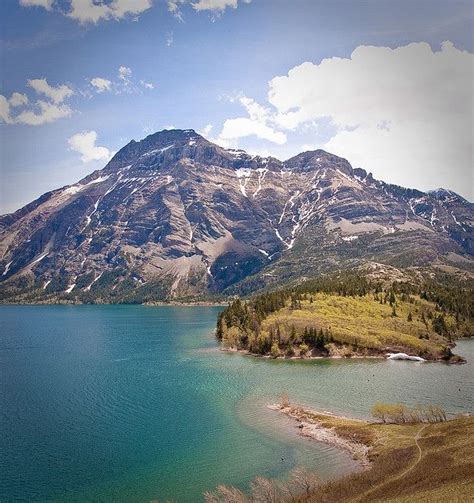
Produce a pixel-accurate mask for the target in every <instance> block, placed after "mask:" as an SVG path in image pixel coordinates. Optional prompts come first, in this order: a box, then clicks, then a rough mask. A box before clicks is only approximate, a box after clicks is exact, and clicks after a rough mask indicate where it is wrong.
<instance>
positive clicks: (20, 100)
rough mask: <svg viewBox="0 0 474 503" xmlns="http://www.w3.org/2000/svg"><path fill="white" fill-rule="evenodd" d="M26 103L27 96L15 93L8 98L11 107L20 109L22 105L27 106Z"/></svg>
mask: <svg viewBox="0 0 474 503" xmlns="http://www.w3.org/2000/svg"><path fill="white" fill-rule="evenodd" d="M28 101H29V100H28V96H27V95H26V94H22V93H16V92H15V93H13V94H12V95H11V96H10V99H9V100H8V103H9V104H10V105H11V106H12V107H21V106H22V105H27V104H28Z"/></svg>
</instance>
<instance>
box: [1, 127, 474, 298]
mask: <svg viewBox="0 0 474 503" xmlns="http://www.w3.org/2000/svg"><path fill="white" fill-rule="evenodd" d="M473 208H474V205H473V204H472V203H470V202H468V201H466V200H465V199H464V198H462V197H461V196H459V195H457V194H455V193H454V192H452V191H450V190H448V189H437V190H435V191H432V192H422V191H419V190H417V189H408V188H404V187H400V186H397V185H393V184H387V183H385V182H383V181H380V180H376V179H374V178H373V176H372V174H371V173H367V172H366V171H365V170H363V169H361V168H352V166H351V165H350V163H349V162H348V161H347V160H346V159H343V158H341V157H338V156H335V155H333V154H330V153H328V152H325V151H324V150H321V149H318V150H315V151H307V152H302V153H300V154H297V155H296V156H293V157H291V158H290V159H287V160H286V161H280V160H278V159H276V158H274V157H261V156H252V155H249V154H248V153H246V152H245V151H243V150H233V149H224V148H222V147H220V146H218V145H216V144H214V143H212V142H210V141H208V140H206V139H205V138H203V137H202V136H201V135H199V134H198V133H196V132H195V131H194V130H191V129H188V130H163V131H160V132H157V133H154V134H152V135H149V136H147V137H146V138H144V139H143V140H141V141H135V140H132V141H131V142H129V143H128V144H127V145H125V146H124V147H123V148H122V149H120V150H119V151H118V152H117V153H116V154H115V155H114V157H113V158H112V159H111V160H110V161H109V162H108V163H107V165H106V166H105V167H104V168H103V169H100V170H96V171H94V172H93V173H91V174H89V175H87V176H86V177H84V178H83V179H82V180H80V181H79V182H77V183H75V184H72V185H67V186H65V187H62V188H59V189H56V190H53V191H50V192H47V193H46V194H43V195H42V196H40V197H39V198H38V199H36V200H35V201H32V202H31V203H29V204H28V205H26V206H24V207H23V208H20V209H19V210H17V211H16V212H14V213H11V214H7V215H3V216H1V217H0V284H1V285H2V287H1V299H2V300H3V301H7V302H10V301H15V302H17V301H19V302H43V301H46V302H47V301H51V302H56V301H74V302H129V301H130V302H134V301H137V302H142V301H154V300H166V299H179V298H198V297H199V298H207V297H210V296H216V295H218V296H223V295H224V296H225V295H229V294H235V293H250V292H253V291H257V290H260V289H262V288H271V287H272V286H275V285H279V284H285V283H288V282H291V281H296V280H298V279H299V278H301V277H311V276H315V275H318V274H321V273H327V272H331V271H334V270H340V269H346V268H353V267H362V268H367V267H368V266H370V265H371V264H380V267H381V268H386V269H387V270H389V269H390V268H394V269H396V270H398V271H399V272H400V274H402V275H403V274H405V273H407V272H408V271H411V272H413V271H415V272H420V271H424V270H427V269H430V270H431V269H432V268H433V267H434V268H435V269H436V270H441V271H444V272H449V273H457V274H461V275H464V276H465V275H468V276H470V275H471V274H472V272H473V270H474V267H473V263H474V262H473V254H474V246H473V237H472V236H473V234H472V229H473V223H474V217H473V215H474V211H473ZM376 268H377V267H376ZM397 274H398V273H397Z"/></svg>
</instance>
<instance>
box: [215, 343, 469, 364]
mask: <svg viewBox="0 0 474 503" xmlns="http://www.w3.org/2000/svg"><path fill="white" fill-rule="evenodd" d="M467 339H470V337H469V338H467ZM221 344H222V343H221ZM454 346H455V345H454ZM219 350H220V351H222V352H223V353H237V354H241V355H244V356H252V357H254V358H264V359H267V360H286V361H288V360H300V361H304V360H393V361H412V360H411V359H409V358H400V359H390V358H388V356H387V354H389V353H388V350H387V351H383V352H382V353H380V354H376V355H374V354H361V353H352V354H350V355H345V356H343V355H326V356H306V355H305V356H286V355H282V356H271V355H269V354H265V355H261V354H258V353H251V352H250V351H249V350H247V349H237V348H225V347H223V346H222V345H221V347H220V348H219ZM454 356H455V357H456V359H455V360H452V361H451V360H444V359H442V358H438V359H436V360H425V359H424V360H423V361H412V362H413V363H446V364H450V365H460V364H461V365H462V364H464V363H466V360H465V359H464V358H463V357H460V356H459V355H454Z"/></svg>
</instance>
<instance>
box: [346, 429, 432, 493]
mask: <svg viewBox="0 0 474 503" xmlns="http://www.w3.org/2000/svg"><path fill="white" fill-rule="evenodd" d="M428 426H430V425H429V424H425V425H423V426H422V427H421V428H420V429H419V430H418V431H417V432H416V435H415V436H414V437H413V440H414V441H415V445H416V447H417V449H418V456H417V459H416V460H415V461H414V462H413V463H412V464H411V465H410V466H409V467H408V468H406V469H405V470H404V471H403V472H402V473H399V474H398V475H396V476H395V477H392V478H390V479H388V480H385V481H384V482H383V483H382V484H379V485H378V486H375V487H372V488H371V489H370V490H368V491H366V492H365V493H363V494H361V495H360V496H358V497H357V498H356V499H355V500H354V501H355V502H357V503H359V502H361V503H362V502H365V501H367V498H368V497H370V495H371V494H372V493H374V492H375V491H379V490H380V488H381V487H384V486H386V485H388V484H392V483H393V482H396V481H397V480H400V479H402V478H403V477H405V476H406V475H407V474H408V473H410V472H411V471H412V470H413V469H414V468H415V467H416V466H417V465H418V463H419V462H420V461H421V458H422V457H423V450H422V449H421V446H420V443H419V440H420V438H422V437H421V434H422V433H423V431H424V430H425V429H426V428H427V427H428Z"/></svg>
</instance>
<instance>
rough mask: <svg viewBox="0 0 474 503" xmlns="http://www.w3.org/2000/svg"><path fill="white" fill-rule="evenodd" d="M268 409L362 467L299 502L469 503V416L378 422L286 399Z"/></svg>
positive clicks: (472, 450) (472, 422) (473, 427)
mask: <svg viewBox="0 0 474 503" xmlns="http://www.w3.org/2000/svg"><path fill="white" fill-rule="evenodd" d="M267 407H268V408H269V409H270V410H274V411H277V412H280V413H282V414H285V415H286V416H287V417H290V418H292V419H293V420H294V421H295V423H296V427H297V428H298V429H299V435H301V436H303V437H305V438H308V439H310V440H314V441H317V442H322V443H325V444H328V445H331V446H334V447H336V448H339V449H343V450H345V451H346V452H349V453H350V454H351V455H352V457H353V459H356V460H358V461H360V463H361V465H362V469H360V470H357V469H356V470H354V471H353V472H352V473H350V474H349V475H339V476H337V477H336V478H335V479H333V480H331V481H329V482H327V483H323V484H321V485H318V486H317V487H315V488H314V489H313V490H311V491H309V492H307V493H306V494H303V495H302V497H301V498H300V499H298V501H301V502H306V501H313V497H315V496H317V499H315V501H385V500H390V501H399V499H400V501H470V499H469V498H471V497H472V484H474V478H473V477H472V466H471V463H472V461H471V460H472V456H473V455H474V444H473V442H472V438H473V431H474V417H473V416H471V415H462V416H456V417H455V418H452V419H447V420H446V419H445V420H441V421H429V420H428V419H426V420H422V421H415V422H383V421H382V422H379V421H370V420H361V419H353V418H348V417H344V416H338V415H336V414H333V413H331V412H326V411H324V412H319V411H316V410H314V409H310V408H307V407H304V406H299V405H291V404H290V403H289V402H288V401H287V399H285V398H283V401H282V403H280V404H274V405H267ZM446 452H449V454H450V455H449V456H446ZM427 467H430V468H429V469H428V470H427ZM341 495H344V498H343V499H341Z"/></svg>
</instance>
